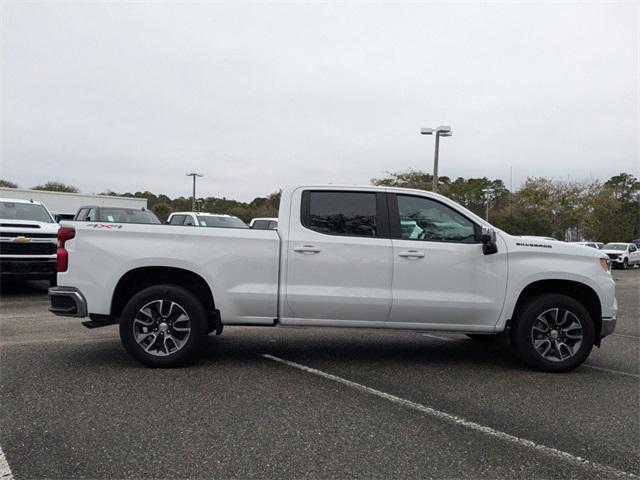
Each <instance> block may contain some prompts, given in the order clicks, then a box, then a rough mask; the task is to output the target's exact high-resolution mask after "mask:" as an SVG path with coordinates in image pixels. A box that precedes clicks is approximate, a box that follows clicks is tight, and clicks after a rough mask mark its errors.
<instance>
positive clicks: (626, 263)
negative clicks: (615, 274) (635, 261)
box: [622, 258, 629, 270]
mask: <svg viewBox="0 0 640 480" xmlns="http://www.w3.org/2000/svg"><path fill="white" fill-rule="evenodd" d="M628 268H629V259H628V258H625V259H624V260H623V261H622V269H623V270H627V269H628Z"/></svg>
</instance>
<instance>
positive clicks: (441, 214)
mask: <svg viewBox="0 0 640 480" xmlns="http://www.w3.org/2000/svg"><path fill="white" fill-rule="evenodd" d="M396 198H397V201H398V210H399V213H400V229H401V231H402V236H401V238H402V239H404V240H424V241H431V242H454V243H475V241H476V240H475V229H474V224H473V223H472V222H471V221H470V220H468V219H467V218H465V217H464V216H462V215H461V214H459V213H458V212H456V211H455V210H453V209H452V208H450V207H448V206H446V205H443V204H442V203H440V202H436V201H435V200H431V199H428V198H423V197H414V196H410V195H397V196H396Z"/></svg>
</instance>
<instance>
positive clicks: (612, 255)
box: [607, 253, 620, 258]
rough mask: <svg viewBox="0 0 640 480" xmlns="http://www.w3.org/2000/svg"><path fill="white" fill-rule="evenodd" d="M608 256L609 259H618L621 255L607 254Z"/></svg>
mask: <svg viewBox="0 0 640 480" xmlns="http://www.w3.org/2000/svg"><path fill="white" fill-rule="evenodd" d="M607 255H608V256H609V258H618V257H619V256H620V254H619V253H607Z"/></svg>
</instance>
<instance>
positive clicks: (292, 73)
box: [0, 2, 640, 200]
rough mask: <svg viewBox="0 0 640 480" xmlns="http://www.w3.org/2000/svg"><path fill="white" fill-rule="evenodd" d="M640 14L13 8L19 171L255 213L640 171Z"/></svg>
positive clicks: (15, 173) (30, 178)
mask: <svg viewBox="0 0 640 480" xmlns="http://www.w3.org/2000/svg"><path fill="white" fill-rule="evenodd" d="M639 5H640V3H639V2H625V3H612V2H607V3H583V2H576V3H562V4H560V3H551V2H550V3H537V4H532V3H503V2H501V3H492V4H480V3H450V4H445V3H406V4H403V3H393V4H391V3H390V4H381V3H378V4H373V3H371V4H367V3H359V4H344V3H312V4H309V3H304V4H303V3H289V4H275V3H270V4H265V3H239V2H229V3H190V4H186V3H183V4H181V3H173V4H168V3H163V4H160V3H140V2H136V3H109V4H106V3H105V4H97V3H91V4H88V3H84V4H81V3H73V2H65V3H57V4H56V3H53V2H48V3H29V2H16V3H11V2H9V3H7V2H4V3H2V6H1V7H0V13H1V16H2V24H1V28H2V31H1V37H0V40H1V44H2V45H1V48H2V62H1V68H2V71H1V77H0V78H1V84H0V90H1V101H2V104H1V105H0V108H1V110H0V112H1V113H0V115H1V121H2V124H1V127H0V130H1V134H2V137H1V150H0V154H1V168H0V177H1V178H5V179H9V180H12V181H14V182H17V183H18V184H19V185H20V186H22V187H31V186H33V185H36V184H38V183H40V182H44V181H47V180H60V181H63V182H66V183H71V184H73V185H76V186H77V187H79V188H80V189H81V191H83V192H87V193H95V192H100V191H104V190H107V189H111V190H114V191H118V192H123V191H136V190H151V191H154V192H164V193H167V194H169V195H170V196H177V195H190V188H191V185H190V179H189V178H187V177H185V173H186V172H187V171H190V170H193V169H195V170H197V171H200V172H202V173H203V174H204V175H205V177H204V178H203V179H201V180H200V181H199V192H198V193H199V196H200V195H202V196H227V197H229V198H237V199H239V200H251V199H252V198H253V197H256V196H259V195H264V194H267V193H269V192H272V191H275V190H277V189H278V188H279V187H280V186H281V185H283V184H291V183H296V182H323V183H324V182H332V183H368V182H369V179H370V178H372V177H379V176H382V175H384V173H385V172H386V171H393V170H401V169H407V168H420V169H425V170H428V171H429V172H431V170H432V165H433V137H426V136H421V135H419V130H420V127H427V126H430V127H435V126H438V125H441V124H443V125H451V126H452V128H453V130H454V135H453V136H452V137H450V138H444V139H443V140H442V142H441V150H440V152H441V163H440V174H441V175H448V176H450V177H454V178H455V177H457V176H464V177H468V176H488V177H490V178H502V179H503V180H505V182H506V183H507V186H509V172H510V167H512V168H513V180H514V186H515V187H516V188H517V187H518V186H519V185H520V183H521V182H522V181H524V180H525V179H526V178H527V177H528V176H542V175H544V176H553V177H557V178H563V179H568V178H573V179H575V178H587V177H595V178H600V179H607V178H609V177H610V176H612V175H615V174H617V173H619V172H621V171H627V172H631V173H634V174H635V175H639V174H640V120H639V118H640V67H639V58H640V51H639V44H640V7H639Z"/></svg>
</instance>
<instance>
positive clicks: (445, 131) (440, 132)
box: [420, 125, 453, 192]
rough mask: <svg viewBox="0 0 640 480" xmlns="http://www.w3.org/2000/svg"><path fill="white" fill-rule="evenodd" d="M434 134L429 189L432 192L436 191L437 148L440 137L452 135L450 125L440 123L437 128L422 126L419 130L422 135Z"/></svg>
mask: <svg viewBox="0 0 640 480" xmlns="http://www.w3.org/2000/svg"><path fill="white" fill-rule="evenodd" d="M434 132H435V134H436V148H435V151H434V152H433V186H432V187H431V190H433V191H434V192H437V191H438V150H440V137H450V136H451V135H453V132H452V131H451V127H448V126H446V125H440V126H439V127H438V128H436V129H433V128H423V129H421V130H420V133H421V134H422V135H433V133H434Z"/></svg>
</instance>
